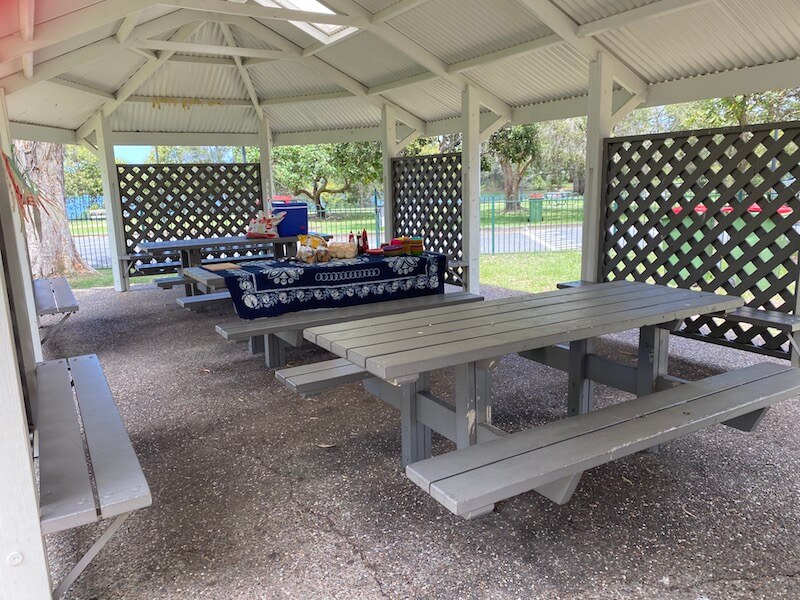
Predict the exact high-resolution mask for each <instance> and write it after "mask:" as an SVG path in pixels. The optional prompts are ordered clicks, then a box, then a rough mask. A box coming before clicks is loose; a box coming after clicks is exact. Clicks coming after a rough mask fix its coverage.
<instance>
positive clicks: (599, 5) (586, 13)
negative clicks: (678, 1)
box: [554, 0, 659, 25]
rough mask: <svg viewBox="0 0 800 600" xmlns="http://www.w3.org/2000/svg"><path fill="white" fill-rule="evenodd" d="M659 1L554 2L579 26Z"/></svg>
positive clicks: (571, 0) (581, 0)
mask: <svg viewBox="0 0 800 600" xmlns="http://www.w3.org/2000/svg"><path fill="white" fill-rule="evenodd" d="M658 1H659V0H554V3H555V4H556V5H558V7H559V8H560V9H561V10H562V11H564V12H565V13H566V14H567V16H569V17H570V18H571V19H572V20H573V21H575V22H576V23H578V24H579V25H585V24H586V23H591V22H592V21H599V20H600V19H605V18H607V17H611V16H613V15H616V14H619V13H622V12H625V11H628V10H633V9H634V8H639V7H640V6H646V5H648V4H653V3H654V2H658Z"/></svg>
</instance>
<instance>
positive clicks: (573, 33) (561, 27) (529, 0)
mask: <svg viewBox="0 0 800 600" xmlns="http://www.w3.org/2000/svg"><path fill="white" fill-rule="evenodd" d="M517 2H519V4H521V5H522V6H524V7H525V8H526V9H528V11H529V12H531V13H532V14H533V15H535V16H536V18H538V19H539V20H540V21H542V22H543V23H544V24H545V25H547V26H548V27H549V28H550V29H552V30H553V32H555V33H556V35H559V36H560V37H561V39H563V40H564V41H565V42H566V43H567V44H569V45H570V46H572V47H573V48H574V49H575V50H577V51H578V52H580V53H581V54H582V55H583V56H585V57H586V58H588V59H589V60H590V61H594V60H596V59H597V53H598V52H605V53H606V57H607V58H608V59H609V60H610V61H611V66H612V67H613V69H612V70H613V72H614V79H615V80H616V81H617V82H618V83H619V84H620V85H622V86H623V87H625V88H626V89H627V90H629V91H630V92H632V93H634V94H642V93H644V92H645V91H646V90H647V85H648V84H647V82H646V81H644V80H643V79H642V78H641V77H639V75H637V74H636V73H634V72H633V70H632V69H631V68H630V67H629V66H627V65H626V64H624V63H623V62H622V61H621V60H620V59H619V58H617V57H616V56H613V55H612V54H610V53H609V52H608V51H607V50H606V49H605V48H603V47H602V46H601V45H600V44H599V43H598V42H597V41H596V40H594V39H592V38H579V37H578V24H577V23H575V21H573V20H572V19H571V18H569V17H568V16H567V15H566V14H564V13H563V12H561V10H560V9H559V8H558V7H557V6H556V5H555V4H553V3H552V2H551V0H517Z"/></svg>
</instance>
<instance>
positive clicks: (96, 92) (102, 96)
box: [47, 77, 115, 102]
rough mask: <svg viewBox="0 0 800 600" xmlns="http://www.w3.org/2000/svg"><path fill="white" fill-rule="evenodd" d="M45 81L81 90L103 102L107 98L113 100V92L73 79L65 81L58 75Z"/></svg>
mask: <svg viewBox="0 0 800 600" xmlns="http://www.w3.org/2000/svg"><path fill="white" fill-rule="evenodd" d="M47 83H50V84H52V85H57V86H59V87H62V88H68V89H70V90H75V91H76V92H81V93H84V94H87V95H89V96H94V97H95V98H100V99H101V100H103V101H104V102H107V101H109V100H114V99H115V98H114V94H110V93H108V92H104V91H103V90H98V89H97V88H93V87H91V86H88V85H84V84H82V83H75V82H74V81H67V80H66V79H61V78H60V77H53V78H52V79H49V80H48V81H47Z"/></svg>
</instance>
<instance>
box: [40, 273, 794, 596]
mask: <svg viewBox="0 0 800 600" xmlns="http://www.w3.org/2000/svg"><path fill="white" fill-rule="evenodd" d="M484 293H485V294H486V295H487V296H500V295H504V294H507V293H508V292H505V291H503V290H492V289H489V290H485V291H484ZM178 295H179V293H178V290H175V291H162V290H158V289H156V288H155V287H152V286H135V287H134V291H132V292H130V293H127V294H116V293H114V292H113V291H111V290H106V289H103V290H91V291H78V292H77V296H78V299H79V302H80V304H81V308H80V311H79V312H78V313H77V314H76V315H75V316H74V317H73V318H71V319H70V320H69V321H68V322H67V323H66V324H65V325H64V327H63V328H62V329H61V331H60V332H58V333H57V334H56V335H55V336H54V338H53V339H52V340H51V341H48V343H47V346H46V349H45V350H46V354H47V356H48V357H50V358H56V357H61V356H74V355H77V354H84V353H97V354H98V355H99V357H100V360H101V362H102V364H103V367H104V368H105V371H106V374H107V376H108V380H109V382H110V385H111V388H112V390H113V391H114V394H115V397H116V399H117V404H118V405H119V408H120V412H121V413H122V416H123V419H124V420H125V422H126V424H127V427H128V431H129V433H130V435H131V439H132V441H133V444H134V446H135V448H136V450H137V452H138V454H139V457H140V460H141V462H142V465H143V467H144V471H145V474H146V476H147V478H148V481H149V483H150V487H151V489H152V491H153V497H154V502H153V506H152V507H151V508H149V509H145V510H142V511H139V512H138V513H136V514H135V515H134V516H133V517H132V518H131V519H129V521H128V523H127V524H126V525H125V526H124V527H123V529H122V530H121V531H120V532H119V533H118V534H117V536H116V538H114V539H113V540H112V542H111V543H110V544H109V545H108V546H107V547H106V549H105V550H104V551H103V553H102V554H101V555H100V556H98V558H97V559H95V562H94V563H93V564H92V566H90V568H89V570H88V571H87V572H86V573H85V574H84V575H83V576H82V577H81V579H80V580H79V581H78V583H76V584H75V586H74V587H73V588H72V590H71V594H70V595H69V597H70V598H82V599H83V598H98V599H99V598H103V599H105V598H115V599H116V598H126V599H140V598H141V599H155V598H169V599H178V598H180V599H184V598H224V599H229V598H231V599H233V598H237V599H238V598H247V599H249V598H304V599H306V598H309V599H310V598H381V597H389V598H447V599H453V598H643V599H644V598H648V599H651V598H676V599H684V598H685V599H691V600H699V599H706V598H707V599H722V598H725V599H728V598H800V433H798V427H797V424H798V423H800V404H798V402H797V401H796V400H793V401H787V402H783V403H781V404H779V405H778V406H776V407H775V408H774V409H772V410H771V411H770V412H769V413H768V414H767V416H766V417H765V419H764V421H763V422H762V425H761V427H760V429H759V430H758V431H757V432H755V433H752V434H745V433H741V432H738V431H735V430H731V429H728V428H725V427H721V426H720V427H714V428H711V429H708V430H705V431H702V432H700V433H696V434H694V435H691V436H688V437H685V438H682V439H680V440H677V441H675V442H672V443H670V444H667V445H666V446H665V447H664V448H663V450H662V451H661V452H659V453H657V454H638V455H634V456H631V457H628V458H626V459H622V460H619V461H617V462H614V463H612V464H609V465H605V466H602V467H598V468H596V469H594V470H592V471H590V472H588V473H586V474H585V475H584V476H583V479H582V481H581V483H580V485H579V487H578V490H577V492H576V494H575V496H574V497H573V499H572V500H571V501H570V502H569V503H568V504H567V505H565V506H557V505H555V504H553V503H552V502H550V501H549V500H546V499H545V498H543V497H541V496H539V495H537V494H535V493H529V494H525V495H522V496H519V497H517V498H515V499H512V500H510V501H506V502H502V503H500V504H499V505H498V506H497V510H496V511H495V513H493V514H492V515H490V516H488V517H485V518H483V519H479V520H477V521H474V522H466V521H463V520H461V519H459V518H456V517H454V516H452V515H451V514H450V513H448V512H447V511H446V510H445V509H444V508H442V507H441V506H440V505H438V504H437V503H436V502H434V501H433V500H431V499H430V498H429V497H428V496H427V495H426V494H424V493H423V492H422V491H421V490H420V489H419V488H417V487H416V486H415V485H413V484H412V483H411V482H409V481H408V480H407V479H406V478H405V476H404V475H403V471H402V469H401V468H400V463H399V455H400V447H399V444H400V439H399V428H398V425H399V419H398V415H397V414H396V413H395V412H394V410H393V409H391V408H389V407H387V406H385V405H382V404H380V403H379V402H378V401H377V400H374V399H373V398H372V397H371V396H369V395H368V394H367V393H366V392H364V391H363V389H362V388H361V386H360V384H359V385H348V386H343V387H340V388H337V389H335V390H333V391H331V392H330V393H328V394H326V395H324V396H321V397H317V398H307V399H304V398H301V397H299V396H297V395H294V394H292V393H291V392H289V391H288V390H286V389H284V388H283V387H282V386H281V385H279V384H278V383H277V382H276V381H275V378H274V373H273V371H271V370H267V369H265V368H264V366H263V363H262V362H261V358H260V357H254V356H251V355H249V354H248V353H247V351H246V347H245V346H243V345H234V344H228V343H226V342H225V341H224V340H222V338H220V337H219V336H218V335H217V334H216V333H214V324H215V323H218V322H221V321H223V320H228V319H232V318H235V317H234V316H233V315H232V313H231V312H230V311H229V310H227V309H226V310H218V311H212V312H207V313H204V314H194V313H189V312H187V311H184V310H182V309H180V308H179V307H178V306H177V305H176V304H175V298H176V297H177V296H178ZM634 340H635V338H634V337H633V334H632V333H628V334H623V335H620V336H615V337H613V338H610V339H608V340H605V341H604V343H603V350H604V352H606V353H613V354H617V355H618V356H621V357H622V358H627V359H631V358H632V351H633V347H632V346H631V345H630V344H631V343H632V342H633V341H634ZM671 348H672V352H671V354H672V363H671V369H670V371H671V373H672V374H675V375H680V376H683V377H687V378H690V379H695V378H699V377H703V376H707V375H710V374H713V373H716V372H720V371H724V370H729V369H732V368H737V367H739V366H743V365H745V364H749V363H752V362H755V361H758V360H760V358H759V357H757V356H755V355H752V354H747V353H741V352H736V351H731V350H725V349H721V348H719V347H717V346H712V345H707V344H703V343H699V342H691V341H688V340H683V339H680V338H673V342H672V346H671ZM326 356H327V355H326V354H325V353H324V352H322V351H320V350H313V349H309V350H295V351H293V352H292V353H291V354H290V363H292V364H299V363H302V362H309V361H314V360H321V359H324V358H326ZM450 378H451V374H450V373H448V372H446V371H445V372H440V373H437V374H436V375H435V377H434V387H435V388H446V387H447V385H448V383H449V382H450ZM496 381H498V382H502V384H498V385H496V388H495V395H494V402H495V415H496V423H497V424H498V425H499V426H501V427H504V428H507V429H519V428H525V427H529V426H532V425H535V424H540V423H544V422H547V421H550V420H553V419H557V418H560V417H563V416H564V398H565V396H566V379H565V377H564V375H563V374H561V373H559V372H555V371H552V370H550V369H547V368H545V367H542V366H539V365H536V364H533V363H530V362H528V361H525V360H523V359H520V358H518V357H506V358H505V359H503V361H502V363H501V365H500V367H499V369H498V371H497V372H496ZM623 397H624V394H620V393H615V392H612V391H611V390H609V389H606V388H600V389H599V390H598V400H599V403H600V404H601V405H603V404H607V403H609V402H613V401H618V400H620V399H622V398H623ZM434 447H435V448H434V451H435V452H442V451H446V450H448V449H449V448H450V446H449V443H447V442H445V441H443V440H442V439H439V438H436V439H435V441H434ZM101 528H102V527H101V526H97V525H93V526H87V527H84V528H82V529H80V530H77V531H72V532H65V533H61V534H56V535H52V536H48V538H47V542H48V547H49V554H50V559H51V566H52V569H53V572H54V576H55V577H56V578H58V577H60V576H61V575H62V574H63V573H64V572H65V571H66V569H67V568H68V565H69V563H70V562H71V561H74V560H75V559H76V557H77V556H78V554H79V553H80V552H82V551H83V550H84V549H85V548H86V547H87V546H88V545H89V544H90V542H91V540H93V539H94V538H95V537H96V536H97V535H98V533H99V531H100V530H101Z"/></svg>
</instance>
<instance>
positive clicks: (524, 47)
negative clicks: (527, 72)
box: [447, 34, 564, 73]
mask: <svg viewBox="0 0 800 600" xmlns="http://www.w3.org/2000/svg"><path fill="white" fill-rule="evenodd" d="M563 42H564V40H562V39H561V36H559V35H555V34H553V35H547V36H545V37H541V38H538V39H535V40H531V41H530V42H525V43H523V44H517V45H516V46H511V47H510V48H504V49H503V50H498V51H496V52H490V53H489V54H482V55H480V56H476V57H475V58H470V59H469V60H462V61H461V62H457V63H453V64H452V65H448V67H447V72H448V73H462V72H463V71H467V70H468V69H474V68H475V67H483V66H485V65H490V64H492V63H495V62H499V61H501V60H506V59H508V58H514V57H517V56H523V55H525V54H530V53H531V52H536V51H537V50H542V49H544V48H550V47H551V46H556V45H558V44H562V43H563Z"/></svg>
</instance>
